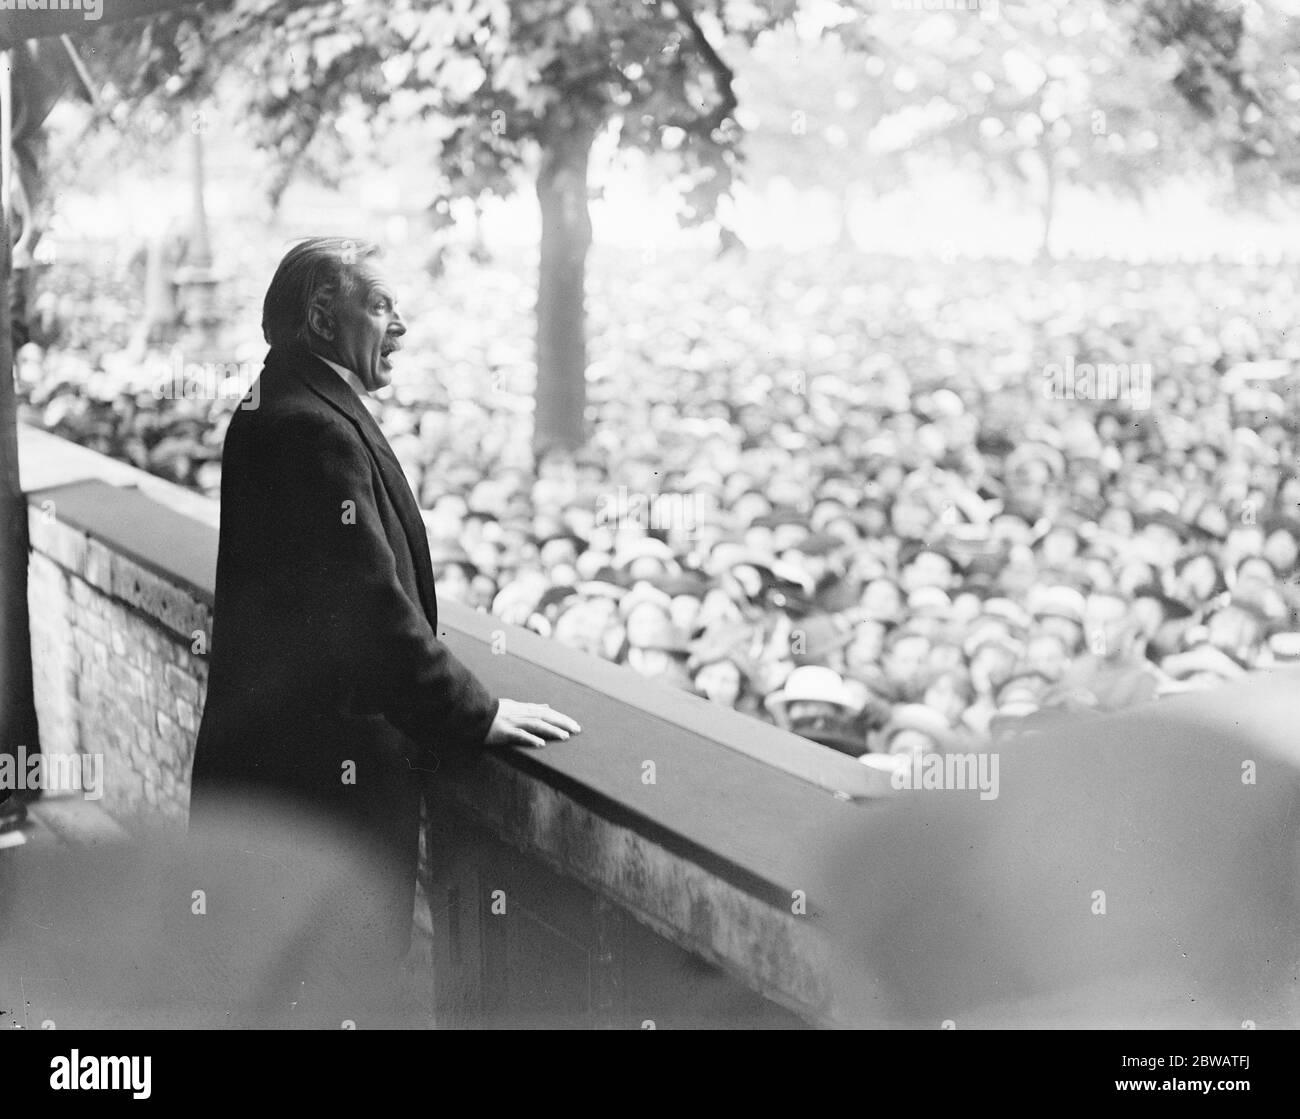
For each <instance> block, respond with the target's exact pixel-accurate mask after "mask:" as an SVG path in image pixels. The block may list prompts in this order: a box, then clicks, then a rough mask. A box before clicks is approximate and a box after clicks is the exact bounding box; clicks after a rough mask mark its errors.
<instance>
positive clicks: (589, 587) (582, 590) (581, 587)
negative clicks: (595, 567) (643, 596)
mask: <svg viewBox="0 0 1300 1119" xmlns="http://www.w3.org/2000/svg"><path fill="white" fill-rule="evenodd" d="M577 591H578V593H579V594H581V595H584V596H586V597H588V598H612V599H621V598H622V597H623V596H624V595H626V594H627V591H628V582H627V576H625V575H624V574H623V573H622V572H621V571H615V570H614V568H612V567H602V568H601V569H600V570H599V571H597V572H596V574H595V575H594V576H593V577H592V578H591V579H588V580H586V581H585V582H582V583H579V584H578V585H577Z"/></svg>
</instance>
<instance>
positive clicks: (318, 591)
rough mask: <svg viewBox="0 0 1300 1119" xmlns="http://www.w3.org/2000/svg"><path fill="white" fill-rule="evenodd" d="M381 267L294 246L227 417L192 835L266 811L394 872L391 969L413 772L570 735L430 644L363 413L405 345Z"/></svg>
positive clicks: (404, 538) (411, 879) (415, 793)
mask: <svg viewBox="0 0 1300 1119" xmlns="http://www.w3.org/2000/svg"><path fill="white" fill-rule="evenodd" d="M377 252H378V250H377V249H376V248H375V246H373V245H367V244H358V243H356V242H353V241H345V240H342V239H338V238H317V239H312V240H308V241H305V242H303V243H301V244H299V245H297V246H295V247H294V248H293V249H291V250H290V251H289V252H288V253H287V254H286V255H285V257H284V259H283V260H282V261H281V262H280V265H279V268H278V269H277V270H276V273H275V277H274V278H273V279H272V281H271V285H270V287H269V288H268V290H267V293H266V300H265V303H264V306H263V313H262V331H263V334H264V335H265V337H266V340H267V342H268V344H269V345H270V347H271V350H270V353H269V354H268V355H267V358H266V365H265V367H264V369H263V371H262V375H261V378H260V380H259V382H258V385H257V386H256V387H255V388H254V389H253V390H252V391H251V393H250V397H249V398H246V403H247V401H248V400H252V401H255V402H256V406H255V407H246V408H241V409H239V410H237V411H236V412H235V414H234V417H233V419H232V420H231V423H230V427H229V430H228V433H227V435H226V441H225V449H224V453H223V461H222V487H221V488H222V493H221V499H222V500H221V535H220V546H219V551H218V557H217V584H216V599H215V603H214V610H213V634H212V653H211V672H210V679H209V685H208V695H207V704H206V707H205V709H204V712H203V721H202V725H201V726H200V728H199V736H198V744H197V747H196V752H195V759H194V773H193V795H192V804H191V819H192V821H193V822H194V824H195V825H202V824H203V823H204V822H205V821H214V822H218V823H219V822H220V821H221V820H222V819H228V818H229V816H230V814H231V813H232V812H234V813H241V812H251V813H254V814H255V815H256V814H257V813H261V816H260V818H261V819H266V818H267V814H266V813H265V812H263V810H262V808H260V807H259V808H256V809H253V808H250V807H249V806H251V805H258V806H261V805H264V804H265V803H266V802H267V800H268V799H269V800H270V801H271V803H272V804H273V805H274V806H275V807H273V808H272V811H271V813H270V815H271V816H274V815H275V813H276V811H278V809H279V807H280V806H283V807H284V809H285V810H286V811H287V812H290V813H292V812H297V811H304V812H306V813H308V814H309V815H310V817H311V818H313V819H315V820H317V821H321V822H324V823H326V824H327V825H329V826H330V827H331V828H332V829H333V830H334V831H335V832H336V834H337V835H338V836H339V837H341V838H343V839H345V840H346V843H347V844H348V845H349V849H356V850H364V851H365V852H366V853H367V854H368V855H369V856H371V857H373V858H375V859H376V860H377V861H376V865H377V866H383V867H384V868H386V870H387V871H389V872H391V875H390V877H389V878H388V880H387V881H386V883H385V888H384V889H383V890H382V891H380V894H381V897H382V898H383V906H382V908H383V909H384V916H383V922H382V923H383V927H384V936H385V937H391V938H392V939H391V943H392V949H393V951H394V952H395V953H398V954H400V952H401V951H402V950H403V948H404V946H405V944H406V937H407V936H408V935H409V928H410V921H411V910H412V901H413V894H414V883H415V869H416V860H417V853H418V846H419V819H420V795H421V780H422V775H425V774H427V773H429V772H432V771H434V770H436V769H437V767H438V760H439V755H440V754H444V753H446V752H448V751H464V750H474V749H477V748H480V747H482V746H485V745H487V746H509V745H523V746H542V745H543V744H544V742H545V741H547V740H550V739H565V738H568V737H569V736H570V735H571V734H576V733H577V732H578V730H579V727H578V724H577V723H576V722H574V720H572V719H571V718H569V717H568V716H566V715H562V714H560V713H559V712H557V711H554V710H552V709H551V708H550V707H548V706H545V705H542V704H528V703H518V702H515V701H514V700H509V699H501V700H496V699H493V698H492V697H491V696H490V695H489V694H488V693H487V692H486V691H485V690H484V688H483V686H482V684H480V683H479V681H478V680H477V679H476V678H475V677H474V676H473V674H472V673H470V672H469V670H468V669H466V668H465V667H464V666H463V665H462V664H460V663H459V662H458V661H457V660H456V658H455V657H454V656H452V654H451V653H450V652H449V651H448V650H447V648H446V647H445V646H444V645H443V644H442V643H441V642H440V641H439V640H438V603H437V599H436V597H435V593H434V582H433V571H432V567H431V563H430V556H429V547H428V541H427V537H426V533H425V528H424V524H423V521H422V519H421V517H420V511H419V508H418V506H417V504H416V500H415V497H414V496H413V495H412V493H411V490H410V487H409V485H408V483H407V480H406V477H405V475H404V474H403V471H402V468H401V466H400V465H399V463H398V461H397V459H396V457H395V456H394V454H393V452H392V450H391V449H390V447H389V445H388V442H387V440H386V439H385V438H384V436H383V434H382V432H381V431H380V429H379V426H378V424H376V422H375V421H374V419H373V418H372V417H371V415H370V413H369V412H368V411H367V410H366V408H365V406H364V405H363V403H362V401H361V399H360V397H361V396H363V395H365V394H367V393H371V392H374V391H376V390H378V389H381V388H384V387H385V386H386V385H388V384H389V381H390V380H391V376H392V362H393V355H394V354H395V353H396V352H397V351H398V350H399V349H400V348H401V341H400V340H401V337H402V335H403V334H405V333H406V327H405V325H404V323H403V322H402V318H401V315H400V314H399V313H398V310H397V305H396V300H395V298H394V295H393V292H392V290H391V289H390V288H389V286H388V285H387V284H386V283H385V281H384V278H383V276H382V274H381V273H380V271H379V270H378V268H377V267H376V265H375V262H374V257H375V256H376V254H377ZM286 818H288V817H287V816H286Z"/></svg>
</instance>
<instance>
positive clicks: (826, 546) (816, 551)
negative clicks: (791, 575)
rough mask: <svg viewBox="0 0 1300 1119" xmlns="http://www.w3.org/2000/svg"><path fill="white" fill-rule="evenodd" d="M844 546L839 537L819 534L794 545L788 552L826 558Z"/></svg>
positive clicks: (824, 533) (823, 533)
mask: <svg viewBox="0 0 1300 1119" xmlns="http://www.w3.org/2000/svg"><path fill="white" fill-rule="evenodd" d="M843 546H844V542H843V541H842V540H841V539H840V538H839V537H838V536H832V535H831V534H830V533H829V532H818V533H814V534H813V535H811V536H807V537H805V538H804V539H803V540H801V541H800V542H799V543H798V544H795V545H792V546H791V547H790V548H789V549H788V551H791V552H799V553H800V554H801V555H805V556H826V555H829V554H830V553H831V552H833V551H835V550H836V549H837V548H842V547H843Z"/></svg>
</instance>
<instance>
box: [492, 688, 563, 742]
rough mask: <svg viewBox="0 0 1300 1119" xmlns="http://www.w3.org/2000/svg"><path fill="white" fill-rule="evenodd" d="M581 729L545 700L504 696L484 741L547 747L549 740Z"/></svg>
mask: <svg viewBox="0 0 1300 1119" xmlns="http://www.w3.org/2000/svg"><path fill="white" fill-rule="evenodd" d="M580 730H582V728H581V727H580V726H578V724H577V723H575V722H574V721H573V720H572V719H570V718H569V716H568V715H561V714H560V713H559V712H558V711H556V710H554V709H553V708H551V707H549V706H547V705H546V704H545V703H520V702H519V701H518V700H514V699H503V700H501V701H500V703H499V706H498V707H497V717H496V718H495V719H493V720H492V726H491V727H490V728H489V730H488V733H487V738H486V739H485V740H484V741H485V742H486V744H487V745H488V746H545V745H546V742H547V740H548V739H556V738H558V739H561V740H563V739H566V738H568V737H569V735H571V734H577V733H578V732H579V731H580Z"/></svg>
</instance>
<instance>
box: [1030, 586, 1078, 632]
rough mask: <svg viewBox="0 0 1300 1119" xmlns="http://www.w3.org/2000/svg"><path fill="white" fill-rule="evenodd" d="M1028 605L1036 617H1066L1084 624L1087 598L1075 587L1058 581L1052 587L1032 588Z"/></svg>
mask: <svg viewBox="0 0 1300 1119" xmlns="http://www.w3.org/2000/svg"><path fill="white" fill-rule="evenodd" d="M1028 606H1029V611H1030V613H1031V614H1032V615H1033V616H1034V617H1035V618H1065V619H1066V620H1068V621H1071V622H1077V623H1078V624H1079V625H1083V619H1084V614H1085V612H1086V610H1087V600H1086V599H1085V598H1084V597H1083V595H1082V594H1080V593H1079V592H1078V591H1077V590H1075V589H1074V588H1073V587H1067V586H1063V585H1061V584H1059V583H1058V584H1056V585H1054V586H1050V587H1034V588H1032V589H1031V590H1030V592H1029V596H1028Z"/></svg>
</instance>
